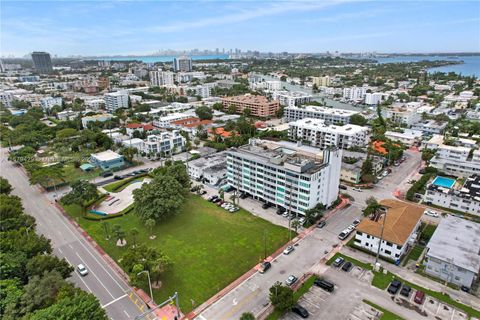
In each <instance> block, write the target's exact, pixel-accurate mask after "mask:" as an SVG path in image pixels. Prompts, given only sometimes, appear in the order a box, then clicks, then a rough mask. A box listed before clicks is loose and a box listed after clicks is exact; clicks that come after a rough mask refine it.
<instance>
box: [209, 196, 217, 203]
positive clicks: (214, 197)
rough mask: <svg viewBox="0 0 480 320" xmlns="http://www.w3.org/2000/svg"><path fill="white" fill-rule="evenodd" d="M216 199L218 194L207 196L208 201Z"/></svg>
mask: <svg viewBox="0 0 480 320" xmlns="http://www.w3.org/2000/svg"><path fill="white" fill-rule="evenodd" d="M215 199H218V196H210V197H208V199H207V200H208V201H210V202H213V200H215Z"/></svg>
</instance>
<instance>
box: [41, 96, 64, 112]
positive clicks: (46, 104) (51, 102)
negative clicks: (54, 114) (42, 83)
mask: <svg viewBox="0 0 480 320" xmlns="http://www.w3.org/2000/svg"><path fill="white" fill-rule="evenodd" d="M62 101H63V99H62V98H60V97H46V98H42V99H40V105H41V106H42V109H43V110H49V109H51V108H52V107H53V106H62Z"/></svg>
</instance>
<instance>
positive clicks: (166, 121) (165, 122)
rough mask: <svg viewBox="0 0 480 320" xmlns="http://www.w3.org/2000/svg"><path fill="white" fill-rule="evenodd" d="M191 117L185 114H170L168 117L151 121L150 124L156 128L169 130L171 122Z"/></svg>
mask: <svg viewBox="0 0 480 320" xmlns="http://www.w3.org/2000/svg"><path fill="white" fill-rule="evenodd" d="M190 117H191V116H190V115H188V114H186V113H172V114H169V115H168V116H164V117H159V118H158V119H155V120H153V122H152V124H153V125H154V126H155V127H157V128H171V127H172V122H174V121H178V120H183V119H188V118H190Z"/></svg>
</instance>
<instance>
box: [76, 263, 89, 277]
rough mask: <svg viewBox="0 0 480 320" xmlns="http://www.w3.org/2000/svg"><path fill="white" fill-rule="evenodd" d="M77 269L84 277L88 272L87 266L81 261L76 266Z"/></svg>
mask: <svg viewBox="0 0 480 320" xmlns="http://www.w3.org/2000/svg"><path fill="white" fill-rule="evenodd" d="M77 271H78V273H80V275H81V276H82V277H85V276H86V275H87V274H88V270H87V268H86V267H85V266H84V265H83V264H81V263H80V264H79V265H78V266H77Z"/></svg>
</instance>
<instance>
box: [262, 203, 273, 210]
mask: <svg viewBox="0 0 480 320" xmlns="http://www.w3.org/2000/svg"><path fill="white" fill-rule="evenodd" d="M271 206H272V204H271V203H270V202H265V203H264V204H263V205H262V209H268V208H270V207H271Z"/></svg>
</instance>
